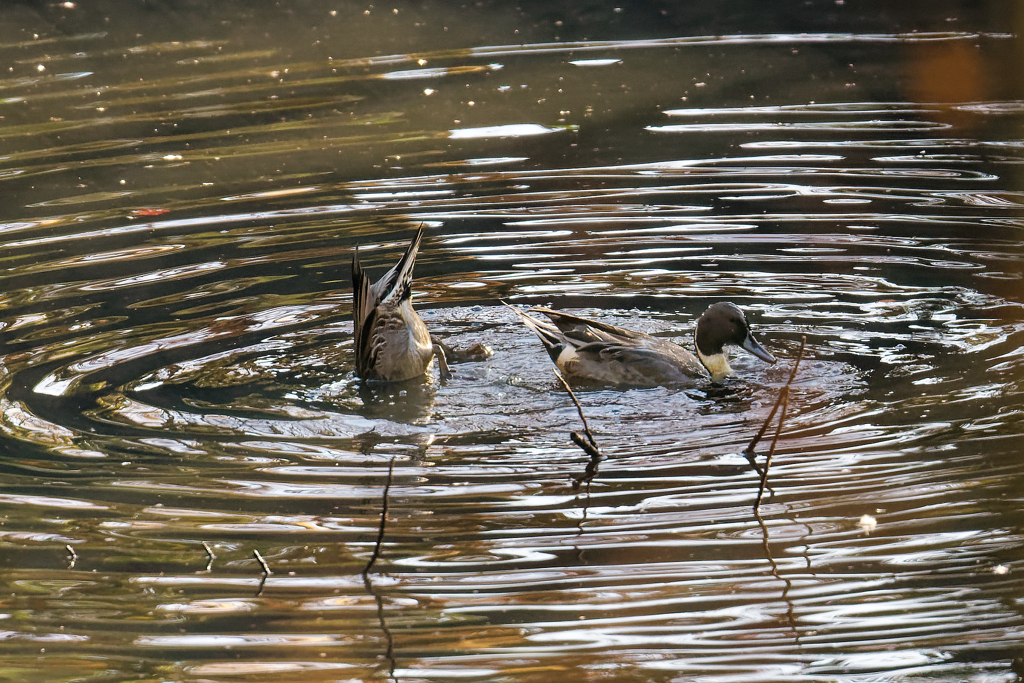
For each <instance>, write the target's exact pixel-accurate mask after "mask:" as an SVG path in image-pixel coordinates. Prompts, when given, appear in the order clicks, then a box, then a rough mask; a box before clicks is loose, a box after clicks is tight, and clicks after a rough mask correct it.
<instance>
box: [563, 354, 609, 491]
mask: <svg viewBox="0 0 1024 683" xmlns="http://www.w3.org/2000/svg"><path fill="white" fill-rule="evenodd" d="M555 377H557V378H558V381H559V382H561V383H562V386H563V387H565V390H566V391H567V392H569V398H571V399H572V402H573V403H574V404H575V405H576V412H577V413H579V415H580V421H581V422H583V433H582V434H581V433H580V432H576V431H574V432H571V433H570V434H569V438H570V439H572V442H573V443H574V444H576V445H577V446H579V447H580V448H581V449H582V450H583V452H584V453H586V454H587V455H589V456H590V462H588V463H587V469H586V470H585V471H584V472H583V474H581V475H580V476H578V477H573V479H572V488H573V490H574V491H579V489H580V486H582V485H583V484H584V483H585V484H587V485H588V486H589V485H590V482H591V481H593V479H594V477H595V476H597V465H598V463H599V462H601V461H602V460H604V456H603V455H601V449H600V448H598V445H597V439H595V438H594V433H593V432H592V431H590V425H589V424H587V418H586V416H585V415H584V414H583V406H581V405H580V402H579V400H578V399H577V398H576V394H575V393H573V390H572V388H571V387H570V386H569V383H568V382H566V381H565V377H562V373H560V372H559V371H558V368H555Z"/></svg>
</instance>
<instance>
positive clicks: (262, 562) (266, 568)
mask: <svg viewBox="0 0 1024 683" xmlns="http://www.w3.org/2000/svg"><path fill="white" fill-rule="evenodd" d="M252 554H253V556H254V557H255V558H256V560H257V561H258V562H259V563H260V566H261V567H262V568H263V578H261V579H260V588H259V590H258V591H256V595H257V597H258V596H260V595H262V594H263V586H265V585H266V583H267V577H268V576H270V575H271V574H273V573H274V572H272V571H270V565H268V564H267V561H266V560H264V559H263V556H262V555H260V551H259V550H256V549H253V551H252Z"/></svg>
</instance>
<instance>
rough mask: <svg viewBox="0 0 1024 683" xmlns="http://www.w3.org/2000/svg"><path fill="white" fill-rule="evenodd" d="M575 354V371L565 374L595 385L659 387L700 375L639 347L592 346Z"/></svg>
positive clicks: (677, 361)
mask: <svg viewBox="0 0 1024 683" xmlns="http://www.w3.org/2000/svg"><path fill="white" fill-rule="evenodd" d="M575 351H576V354H575V357H574V358H573V359H572V362H573V363H574V365H575V367H573V368H567V370H568V371H569V372H570V373H571V374H574V375H578V376H580V377H589V378H591V379H593V380H596V381H598V382H608V383H611V384H629V385H633V386H658V385H661V384H673V383H678V382H689V381H692V380H693V379H694V378H696V377H699V376H700V375H701V370H700V369H699V367H691V366H690V364H688V363H686V362H682V361H683V360H684V359H679V358H674V357H672V356H669V355H666V354H664V353H659V352H657V351H655V350H651V349H646V348H642V347H636V346H625V345H622V344H615V343H609V342H591V343H589V344H584V345H582V346H577V347H576V349H575Z"/></svg>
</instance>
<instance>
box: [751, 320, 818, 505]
mask: <svg viewBox="0 0 1024 683" xmlns="http://www.w3.org/2000/svg"><path fill="white" fill-rule="evenodd" d="M806 345H807V337H806V336H804V337H802V338H801V340H800V351H799V352H797V354H796V362H795V363H793V369H792V370H791V371H790V373H789V379H787V380H786V384H785V386H783V387H782V389H781V390H780V391H779V397H778V398H777V399H776V400H775V405H774V406H772V410H771V412H770V413H768V417H767V419H765V421H764V424H763V425H761V429H759V430H758V432H757V434H756V435H754V438H753V439H751V441H750V445H749V446H747V448H746V450H744V451H743V454H744V455H745V456H747V460H749V461H750V463H751V465H753V466H754V469H755V470H757V472H758V474H760V475H761V486H760V488H759V489H758V491H757V500H756V501H755V502H754V514H758V510H759V509H760V507H761V499H762V498H763V497H764V490H765V487H767V486H768V469H769V468H770V467H771V466H772V457H773V456H774V455H775V447H776V446H777V445H778V443H779V435H780V434H781V433H782V425H783V424H784V423H785V421H786V411H787V410H788V409H789V389H790V386H791V385H792V384H793V380H794V379H795V378H796V371H797V369H798V368H799V367H800V361H801V360H803V357H804V347H805V346H806ZM776 413H778V414H779V421H778V424H777V425H776V427H775V434H774V435H773V437H772V445H771V448H769V449H768V455H767V456H766V457H765V461H764V469H763V470H762V469H759V468H758V467H757V463H756V461H755V458H756V457H757V451H756V450H755V449H756V448H757V444H758V442H760V441H761V439H762V438H763V437H764V435H765V432H767V431H768V427H769V425H771V423H772V419H774V417H775V414H776Z"/></svg>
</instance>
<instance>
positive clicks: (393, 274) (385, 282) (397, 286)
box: [370, 226, 423, 305]
mask: <svg viewBox="0 0 1024 683" xmlns="http://www.w3.org/2000/svg"><path fill="white" fill-rule="evenodd" d="M422 239H423V226H420V229H419V230H417V231H416V236H415V237H413V238H412V242H411V243H410V244H409V248H408V249H406V250H405V255H404V256H402V260H401V261H399V262H398V263H396V264H395V265H394V267H393V268H391V270H389V271H388V272H386V273H384V277H382V278H381V279H380V280H378V281H377V283H376V284H374V285H373V287H371V288H370V289H371V291H372V292H373V296H374V299H375V300H376V301H375V304H374V305H378V304H380V302H382V301H389V300H395V301H404V300H406V299H408V298H409V297H410V296H412V269H413V266H415V265H416V252H417V251H419V248H420V241H421V240H422Z"/></svg>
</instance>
